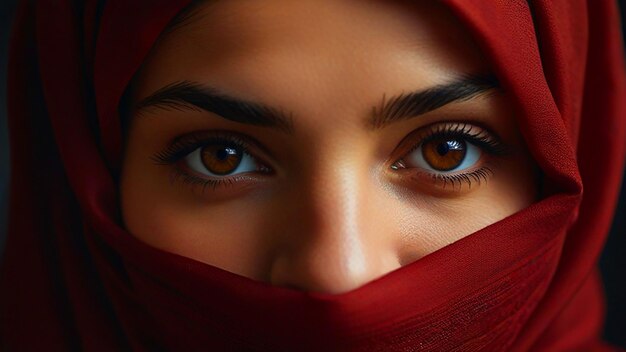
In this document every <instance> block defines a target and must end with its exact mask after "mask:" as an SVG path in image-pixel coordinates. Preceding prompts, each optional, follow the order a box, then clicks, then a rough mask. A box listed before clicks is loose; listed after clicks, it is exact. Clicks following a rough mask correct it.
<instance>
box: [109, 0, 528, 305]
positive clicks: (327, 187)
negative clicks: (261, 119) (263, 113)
mask: <svg viewBox="0 0 626 352" xmlns="http://www.w3.org/2000/svg"><path fill="white" fill-rule="evenodd" d="M198 11H199V12H198V13H197V14H196V15H194V16H193V18H192V19H191V20H190V21H189V23H186V24H185V25H183V26H181V27H180V28H177V29H176V30H174V31H171V32H169V33H167V34H166V35H165V36H164V37H162V38H161V39H160V41H159V42H158V43H157V45H156V46H155V47H154V48H153V51H152V52H151V54H150V56H149V57H148V59H147V60H146V61H145V63H144V65H143V67H142V68H141V70H140V71H139V72H138V73H137V75H136V77H135V78H134V81H133V84H132V87H131V90H130V92H131V94H130V104H131V107H133V108H131V111H130V119H131V122H130V126H129V130H128V135H127V144H126V150H125V159H124V163H123V169H122V174H121V185H120V191H121V205H122V214H123V219H124V222H125V225H126V227H127V229H128V230H129V232H131V233H132V234H133V235H134V236H136V237H138V238H139V239H141V240H143V241H145V242H146V243H148V244H150V245H152V246H155V247H157V248H161V249H163V250H166V251H169V252H173V253H177V254H180V255H182V256H186V257H190V258H193V259H196V260H198V261H201V262H204V263H207V264H211V265H214V266H217V267H220V268H223V269H225V270H228V271H230V272H233V273H237V274H240V275H243V276H246V277H249V278H252V279H256V280H261V281H265V282H269V283H271V284H274V285H279V286H287V287H292V288H296V289H300V290H309V291H319V292H326V293H342V292H346V291H349V290H352V289H355V288H357V287H359V286H361V285H363V284H365V283H367V282H369V281H371V280H374V279H376V278H379V277H380V276H382V275H385V274H387V273H389V272H391V271H393V270H396V269H398V268H400V267H401V266H403V265H407V264H409V263H411V262H413V261H415V260H418V259H420V258H422V257H424V256H425V255H428V254H429V253H432V252H434V251H436V250H438V249H440V248H442V247H445V246H446V245H448V244H450V243H453V242H455V241H457V240H459V239H461V238H463V237H465V236H467V235H469V234H471V233H473V232H475V231H477V230H480V229H482V228H484V227H486V226H488V225H490V224H492V223H494V222H497V221H499V220H501V219H503V218H505V217H507V216H509V215H511V214H513V213H515V212H517V211H519V210H521V209H523V208H525V207H527V206H528V205H530V204H531V203H532V202H534V200H535V194H536V185H535V180H536V177H535V175H534V166H533V162H532V161H531V159H530V157H529V156H528V153H527V151H526V150H525V147H524V143H523V139H522V138H521V136H520V134H519V132H518V128H517V125H516V122H515V118H514V111H513V108H512V105H511V104H510V102H509V101H508V100H507V97H506V95H505V94H504V93H503V92H501V91H500V90H498V89H495V90H491V91H489V92H488V93H486V94H480V95H477V96H476V97H473V98H472V99H465V100H463V101H458V102H453V103H450V104H448V105H445V106H443V107H441V108H439V109H435V110H433V111H430V112H428V113H426V114H423V115H421V116H418V117H415V118H412V119H406V120H402V121H399V122H396V123H393V124H391V125H389V126H387V127H385V128H380V129H372V128H368V126H367V124H366V123H364V121H365V120H366V119H367V117H368V116H370V114H371V112H372V107H374V106H377V105H378V104H379V103H380V102H381V99H382V97H383V95H386V96H387V97H390V96H394V95H397V94H400V93H403V92H409V91H416V90H422V89H428V88H431V87H433V86H435V85H438V84H443V83H446V82H449V81H450V80H451V79H453V78H454V77H459V76H460V75H469V74H477V73H485V72H487V73H488V72H490V71H491V69H490V67H489V66H488V64H487V62H488V61H487V60H486V59H485V57H484V56H483V55H482V53H481V51H480V50H479V49H478V47H477V46H476V44H475V43H474V42H473V40H472V38H470V37H469V34H468V31H467V30H466V29H465V28H463V26H462V25H461V24H460V23H459V22H458V20H456V19H455V18H454V17H453V16H452V14H451V13H449V12H448V10H447V9H445V8H443V7H442V6H441V5H438V4H437V3H436V2H412V3H409V2H404V1H389V2H383V1H369V0H301V1H290V0H264V1H251V0H247V1H244V0H231V1H218V2H212V3H210V4H208V5H202V7H200V8H199V10H198ZM183 80H190V81H194V82H198V83H201V84H207V85H210V86H212V87H217V88H219V89H220V91H222V92H226V93H227V94H228V95H229V96H234V97H237V98H240V99H245V100H246V101H254V102H260V103H263V104H267V105H271V106H276V107H280V108H282V109H284V110H285V111H290V112H292V114H293V115H292V120H293V133H291V134H289V133H285V132H284V131H280V130H277V129H273V128H269V127H260V126H250V125H246V124H242V123H237V122H232V121H227V120H225V119H223V118H220V117H219V116H217V115H216V114H214V113H210V112H206V111H201V110H199V109H195V110H192V109H171V108H169V109H168V108H160V107H150V108H147V109H138V108H137V104H139V102H141V101H142V100H143V99H145V98H146V97H148V96H150V95H151V94H153V93H154V92H155V91H157V90H159V89H160V88H162V87H164V86H166V85H168V84H171V83H173V82H179V81H183ZM454 121H463V122H465V123H467V124H469V125H471V126H479V127H484V128H487V129H488V130H490V131H491V132H492V133H493V134H494V135H496V136H497V137H498V138H499V139H500V140H501V141H502V144H503V145H505V146H506V148H507V152H506V154H504V155H490V154H487V153H482V155H481V157H480V160H479V162H478V163H477V164H476V165H475V167H474V169H476V168H478V167H484V166H487V165H488V167H489V169H490V171H491V172H490V173H489V174H488V175H487V176H486V177H484V178H483V179H481V182H480V184H478V183H477V182H472V185H471V187H470V185H469V184H467V183H456V184H450V183H446V184H445V185H444V184H443V182H439V181H434V180H433V178H432V177H429V176H427V174H428V173H427V172H425V171H424V170H421V172H418V173H417V174H418V176H415V175H416V172H415V169H413V172H411V170H407V169H404V170H394V169H393V168H391V165H392V164H393V163H394V162H395V161H396V160H398V159H401V158H402V157H403V156H404V155H403V154H405V153H406V152H407V151H408V150H407V144H406V139H405V137H407V136H409V135H411V133H413V135H415V132H414V131H419V130H420V129H421V130H423V129H425V128H427V126H429V125H431V124H433V123H440V124H441V123H443V124H445V123H451V122H454ZM211 130H220V131H231V132H235V133H237V134H241V135H245V136H248V137H250V138H252V139H254V140H255V141H256V142H257V143H258V145H259V146H261V147H259V148H256V147H255V148H251V149H250V152H251V153H256V155H258V156H260V157H262V158H263V161H264V163H265V164H267V165H269V166H270V167H271V169H272V172H271V173H270V174H259V173H258V172H257V173H255V172H252V173H248V175H249V177H247V178H245V180H244V182H239V183H233V184H230V185H226V186H223V185H222V186H216V187H215V188H213V187H212V186H208V187H205V188H204V189H203V187H199V186H197V185H195V186H194V185H190V184H186V183H184V182H182V181H181V180H182V179H181V177H173V173H174V170H175V169H176V167H180V166H181V165H183V167H184V165H185V164H184V161H181V162H178V163H177V164H176V165H160V164H157V163H155V162H154V160H153V157H154V155H155V154H157V153H159V152H161V151H162V150H164V149H166V148H167V146H168V145H169V144H170V143H171V142H172V140H173V139H175V138H177V137H179V136H182V135H185V134H188V133H192V132H194V131H211ZM403 141H404V142H403ZM413 142H417V141H413ZM403 143H404V144H403ZM413 144H415V143H413ZM177 165H178V166H177ZM187 171H189V170H187ZM466 171H467V170H464V171H462V172H460V173H463V172H466ZM196 176H198V175H196Z"/></svg>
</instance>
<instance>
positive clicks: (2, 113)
mask: <svg viewBox="0 0 626 352" xmlns="http://www.w3.org/2000/svg"><path fill="white" fill-rule="evenodd" d="M131 1H132V0H131ZM15 2H16V1H15V0H0V254H1V253H2V249H3V243H4V237H5V234H6V217H7V215H6V209H7V193H8V192H7V191H8V186H7V184H8V176H9V175H8V173H9V170H8V169H9V155H8V142H7V127H6V67H7V51H8V38H9V30H10V26H11V16H12V14H13V11H14V9H15ZM619 3H620V6H621V12H622V18H624V17H625V10H624V9H625V6H626V0H620V1H619ZM622 29H623V30H624V29H626V26H624V25H622ZM624 99H626V97H624ZM624 118H626V116H625V117H624ZM625 218H626V190H625V189H624V187H622V191H621V195H620V203H619V206H618V208H617V212H616V216H615V220H614V223H613V227H612V229H611V233H610V235H609V239H608V243H607V245H606V247H605V250H604V253H603V255H602V258H601V259H600V268H601V269H602V275H603V277H604V284H605V287H606V292H607V303H608V311H607V320H606V327H605V332H604V336H605V338H606V340H607V341H609V342H611V343H613V344H615V345H618V346H622V347H626V302H625V301H626V275H624V269H626V219H625Z"/></svg>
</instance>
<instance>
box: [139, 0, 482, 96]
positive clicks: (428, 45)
mask: <svg viewBox="0 0 626 352" xmlns="http://www.w3.org/2000/svg"><path fill="white" fill-rule="evenodd" d="M192 14H193V15H192V16H190V17H189V18H188V19H187V20H186V21H185V22H184V23H183V25H182V26H179V27H177V28H176V29H175V30H173V31H171V32H170V33H167V34H166V35H165V36H164V37H163V38H162V39H161V40H160V42H159V43H158V44H157V45H156V47H155V49H154V50H153V52H152V55H151V57H150V58H149V60H148V62H147V63H146V65H145V66H146V69H147V70H149V71H151V73H156V74H151V75H148V77H143V79H144V83H145V85H147V86H149V87H152V88H153V90H155V89H158V88H159V87H160V86H162V85H164V84H167V83H171V82H173V81H179V80H182V79H189V80H194V81H208V82H210V83H212V84H214V85H218V86H221V87H226V88H227V89H229V90H231V91H232V92H235V93H240V94H244V95H246V96H250V97H254V98H258V99H261V100H264V101H271V100H274V101H275V100H277V98H276V97H275V94H274V96H273V97H270V96H264V92H267V94H268V95H272V94H273V93H275V92H280V91H282V92H288V93H290V94H292V95H290V94H286V95H283V96H284V98H285V100H294V99H301V98H303V97H302V96H297V94H298V93H297V92H306V91H307V90H308V91H309V92H310V91H311V90H315V91H316V92H317V93H318V94H320V95H318V97H320V100H323V101H326V102H332V100H333V99H341V100H342V101H345V98H346V97H338V96H337V92H351V93H352V94H355V93H356V94H363V95H367V94H370V93H372V94H373V92H372V89H371V83H372V82H375V83H376V85H377V86H378V88H379V89H378V90H377V91H376V93H375V95H376V100H378V99H379V97H380V94H381V93H382V92H384V91H385V90H386V89H390V90H392V91H391V92H390V93H395V91H398V90H402V89H407V90H414V89H419V88H423V87H428V86H430V85H433V84H437V83H440V82H441V81H443V80H445V78H446V77H448V76H450V75H454V74H465V73H475V72H484V71H486V70H487V68H486V67H485V60H483V58H482V57H481V54H480V51H479V50H478V49H477V47H476V46H475V45H474V43H473V41H472V39H471V38H470V37H469V35H468V33H467V32H468V31H467V30H465V29H464V28H463V26H462V25H461V24H460V23H459V22H458V21H457V20H456V18H454V17H453V16H452V14H451V13H450V12H449V11H448V10H447V9H446V8H445V7H443V5H441V4H438V2H431V1H428V2H425V1H420V2H409V1H374V0H299V1H292V0H262V1H261V0H229V1H207V2H205V3H202V4H200V6H199V7H198V8H197V9H196V10H195V11H193V13H192ZM157 81H158V82H157ZM159 85H160V86H159ZM331 91H332V92H331ZM324 92H326V93H328V96H323V94H324ZM300 94H302V95H305V94H308V93H300ZM279 103H281V102H279Z"/></svg>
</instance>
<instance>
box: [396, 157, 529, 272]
mask: <svg viewBox="0 0 626 352" xmlns="http://www.w3.org/2000/svg"><path fill="white" fill-rule="evenodd" d="M536 180H537V178H536V176H535V173H534V164H533V163H532V161H530V159H529V158H527V157H525V158H515V160H510V161H503V162H502V163H501V164H500V165H499V167H498V169H497V171H496V172H495V173H494V175H493V176H492V177H491V178H490V179H489V180H488V181H487V182H486V183H483V184H481V185H480V186H478V187H475V186H473V187H475V188H474V189H473V190H471V191H469V192H467V193H466V194H459V196H458V197H451V198H437V197H421V200H419V201H416V202H414V203H413V204H410V205H408V206H407V205H406V204H403V205H398V207H397V212H396V214H401V217H402V218H403V221H404V226H403V228H402V229H401V231H402V238H403V243H404V244H403V247H402V248H403V249H402V252H401V253H402V258H403V260H402V262H403V263H410V262H412V261H415V260H417V259H419V258H421V257H423V256H425V255H427V254H429V253H432V252H434V251H436V250H438V249H441V248H443V247H445V246H447V245H448V244H451V243H453V242H455V241H458V240H460V239H461V238H463V237H466V236H468V235H470V234H472V233H474V232H476V231H479V230H481V229H483V228H485V227H487V226H489V225H491V224H493V223H496V222H498V221H500V220H502V219H504V218H506V217H508V216H510V215H513V214H514V213H516V212H518V211H520V210H522V209H524V208H526V207H528V206H530V205H531V204H532V203H534V202H535V201H536V200H537V199H536V194H537V184H536ZM418 198H420V197H419V196H418Z"/></svg>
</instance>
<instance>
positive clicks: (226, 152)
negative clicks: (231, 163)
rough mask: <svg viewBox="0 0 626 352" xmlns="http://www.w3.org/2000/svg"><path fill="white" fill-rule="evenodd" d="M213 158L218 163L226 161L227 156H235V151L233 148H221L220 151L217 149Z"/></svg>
mask: <svg viewBox="0 0 626 352" xmlns="http://www.w3.org/2000/svg"><path fill="white" fill-rule="evenodd" d="M215 154H216V155H215V156H216V157H217V158H218V159H219V160H220V161H224V160H226V159H228V157H229V156H231V155H236V154H237V151H236V150H234V149H233V148H222V149H218V150H217V151H216V152H215Z"/></svg>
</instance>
